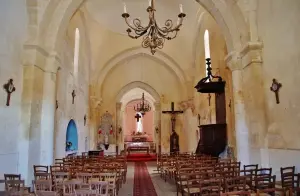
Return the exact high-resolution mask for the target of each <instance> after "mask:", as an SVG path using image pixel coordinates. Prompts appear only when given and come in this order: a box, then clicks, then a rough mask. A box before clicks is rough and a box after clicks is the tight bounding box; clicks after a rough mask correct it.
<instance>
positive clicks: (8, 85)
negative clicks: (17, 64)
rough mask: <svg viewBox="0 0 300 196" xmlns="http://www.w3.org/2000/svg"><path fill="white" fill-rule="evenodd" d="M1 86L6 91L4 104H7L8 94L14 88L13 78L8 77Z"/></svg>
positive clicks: (8, 100)
mask: <svg viewBox="0 0 300 196" xmlns="http://www.w3.org/2000/svg"><path fill="white" fill-rule="evenodd" d="M3 88H4V89H5V91H6V93H7V98H6V106H9V103H10V96H11V94H12V93H13V92H14V91H15V90H16V88H15V86H14V83H13V79H9V80H8V82H7V83H6V84H4V85H3Z"/></svg>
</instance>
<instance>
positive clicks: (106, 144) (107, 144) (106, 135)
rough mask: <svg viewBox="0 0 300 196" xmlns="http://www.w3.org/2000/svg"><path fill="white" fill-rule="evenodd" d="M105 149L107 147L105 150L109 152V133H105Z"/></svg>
mask: <svg viewBox="0 0 300 196" xmlns="http://www.w3.org/2000/svg"><path fill="white" fill-rule="evenodd" d="M104 147H105V150H107V149H108V147H109V143H108V134H107V133H105V135H104Z"/></svg>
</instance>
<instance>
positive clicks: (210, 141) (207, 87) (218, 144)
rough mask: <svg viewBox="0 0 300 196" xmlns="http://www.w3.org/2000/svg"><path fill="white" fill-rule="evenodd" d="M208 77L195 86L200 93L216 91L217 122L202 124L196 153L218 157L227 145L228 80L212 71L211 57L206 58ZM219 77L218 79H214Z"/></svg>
mask: <svg viewBox="0 0 300 196" xmlns="http://www.w3.org/2000/svg"><path fill="white" fill-rule="evenodd" d="M206 61H207V62H206V65H207V77H205V78H202V79H201V80H200V81H199V82H198V84H197V85H196V86H195V88H196V89H197V91H198V92H200V93H214V94H215V104H216V107H215V109H216V124H208V125H200V126H199V129H200V140H199V142H198V146H197V149H196V154H206V155H211V156H214V157H218V156H219V155H220V154H221V153H222V152H223V151H224V150H225V148H226V145H227V125H226V101H225V85H226V82H225V81H223V80H222V77H220V76H214V75H212V73H211V70H212V69H211V66H210V65H211V62H210V58H208V59H206ZM213 79H217V81H213Z"/></svg>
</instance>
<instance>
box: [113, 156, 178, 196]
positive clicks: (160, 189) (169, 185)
mask: <svg viewBox="0 0 300 196" xmlns="http://www.w3.org/2000/svg"><path fill="white" fill-rule="evenodd" d="M147 166H148V171H149V174H150V176H151V179H152V182H153V185H154V187H155V190H156V193H157V196H176V187H175V184H174V182H171V181H167V182H165V181H164V180H163V179H161V177H160V175H159V174H157V171H155V169H156V163H155V162H148V163H147ZM133 180H134V163H130V162H129V163H128V168H127V181H126V184H124V185H123V186H122V188H121V189H120V191H119V196H133Z"/></svg>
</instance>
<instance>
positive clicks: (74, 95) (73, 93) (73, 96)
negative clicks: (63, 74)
mask: <svg viewBox="0 0 300 196" xmlns="http://www.w3.org/2000/svg"><path fill="white" fill-rule="evenodd" d="M75 97H76V93H75V90H73V91H72V104H74V99H75Z"/></svg>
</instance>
